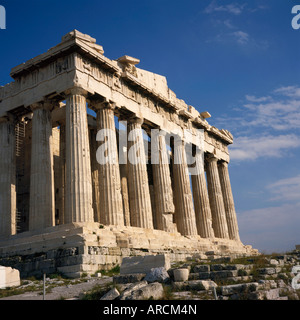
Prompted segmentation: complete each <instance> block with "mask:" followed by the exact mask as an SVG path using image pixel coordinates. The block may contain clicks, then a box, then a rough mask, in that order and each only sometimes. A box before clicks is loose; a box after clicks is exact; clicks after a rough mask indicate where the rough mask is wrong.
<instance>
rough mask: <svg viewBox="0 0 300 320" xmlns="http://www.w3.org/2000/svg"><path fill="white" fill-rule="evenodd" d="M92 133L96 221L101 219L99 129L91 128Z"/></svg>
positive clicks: (92, 169)
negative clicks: (98, 160) (97, 156)
mask: <svg viewBox="0 0 300 320" xmlns="http://www.w3.org/2000/svg"><path fill="white" fill-rule="evenodd" d="M89 135H90V151H91V171H92V187H93V210H94V221H95V222H101V221H100V211H101V203H100V191H99V164H98V162H97V158H96V153H97V148H98V142H97V140H96V137H97V129H89Z"/></svg>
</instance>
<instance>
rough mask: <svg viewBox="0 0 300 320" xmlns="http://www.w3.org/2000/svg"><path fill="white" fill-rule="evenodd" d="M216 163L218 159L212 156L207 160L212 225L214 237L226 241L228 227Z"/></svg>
mask: <svg viewBox="0 0 300 320" xmlns="http://www.w3.org/2000/svg"><path fill="white" fill-rule="evenodd" d="M217 161H218V159H217V158H215V157H213V156H212V157H210V158H208V159H207V170H206V175H207V185H208V194H209V202H210V208H211V213H212V225H213V229H214V233H215V237H217V238H225V239H228V238H229V235H228V227H227V221H226V214H225V208H224V202H223V195H222V190H221V184H220V179H219V172H218V165H217Z"/></svg>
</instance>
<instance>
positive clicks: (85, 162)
mask: <svg viewBox="0 0 300 320" xmlns="http://www.w3.org/2000/svg"><path fill="white" fill-rule="evenodd" d="M85 94H86V92H85V91H84V90H82V89H80V88H74V89H72V90H70V94H69V95H68V96H67V99H66V100H67V101H66V102H67V103H66V196H65V201H66V205H65V223H72V222H93V221H94V213H93V193H92V177H91V161H90V147H89V134H88V123H87V111H86V107H87V104H86V96H85Z"/></svg>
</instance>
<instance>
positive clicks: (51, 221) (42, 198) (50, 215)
mask: <svg viewBox="0 0 300 320" xmlns="http://www.w3.org/2000/svg"><path fill="white" fill-rule="evenodd" d="M51 107H52V104H51V103H50V102H42V103H38V104H35V105H33V106H32V110H33V118H32V145H31V169H30V204H29V230H30V231H31V230H38V229H43V228H47V227H52V226H54V225H55V216H54V214H55V202H54V201H55V200H54V171H53V152H52V121H51V111H50V109H51Z"/></svg>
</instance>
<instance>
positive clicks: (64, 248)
mask: <svg viewBox="0 0 300 320" xmlns="http://www.w3.org/2000/svg"><path fill="white" fill-rule="evenodd" d="M156 254H166V255H168V256H169V258H170V261H183V260H185V259H187V258H201V259H205V257H207V256H209V257H211V256H214V257H221V256H233V257H237V256H251V255H257V254H258V251H257V250H255V249H252V247H251V246H245V245H243V244H242V243H241V242H237V241H233V240H228V239H216V238H214V239H202V238H200V237H199V236H182V235H180V234H179V233H178V232H174V233H169V232H165V231H160V230H152V229H142V228H136V227H115V226H102V225H101V224H99V223H92V222H89V223H72V224H66V225H60V226H56V227H50V228H46V229H44V230H42V232H37V231H35V232H24V233H21V234H17V235H15V236H10V237H8V238H6V239H2V240H0V265H3V266H11V267H13V268H16V269H18V270H19V271H20V274H21V277H22V278H24V277H29V276H41V275H42V273H43V272H46V273H47V274H51V273H57V272H59V273H62V274H64V275H65V276H68V277H73V278H76V277H80V276H81V275H82V274H83V273H88V274H93V273H95V272H96V271H97V270H103V269H111V268H112V267H113V266H114V265H116V264H119V265H120V264H121V262H122V258H123V257H128V256H144V255H156Z"/></svg>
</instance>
